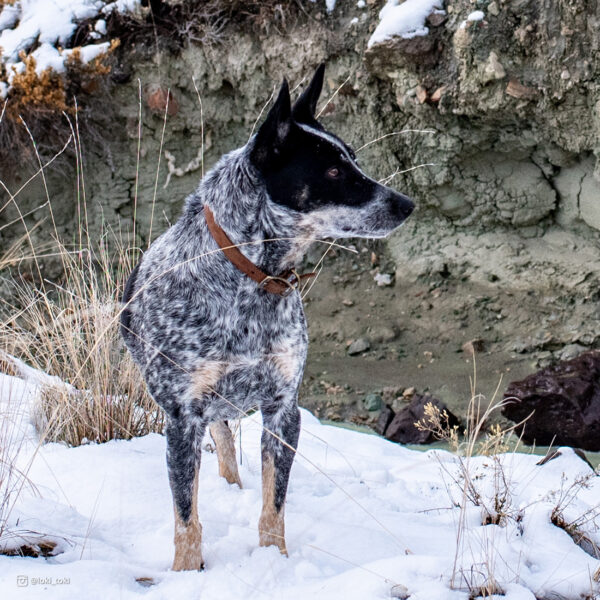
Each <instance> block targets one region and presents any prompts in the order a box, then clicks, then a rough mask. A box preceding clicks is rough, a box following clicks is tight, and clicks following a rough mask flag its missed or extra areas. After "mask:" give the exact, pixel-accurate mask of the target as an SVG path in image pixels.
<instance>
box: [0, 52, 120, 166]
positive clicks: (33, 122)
mask: <svg viewBox="0 0 600 600" xmlns="http://www.w3.org/2000/svg"><path fill="white" fill-rule="evenodd" d="M118 45H119V42H118V40H113V41H112V42H111V45H110V47H109V49H108V51H107V52H104V53H102V54H100V55H99V56H98V57H96V58H95V59H94V60H92V61H90V62H89V63H83V62H82V60H81V51H80V49H78V48H75V49H73V51H72V53H71V54H70V56H69V57H68V59H67V60H66V61H65V67H66V72H65V73H64V74H60V73H57V72H56V71H54V70H53V69H50V68H48V69H45V70H43V71H42V72H41V73H37V72H36V66H37V65H36V60H35V58H34V57H33V56H31V55H27V54H25V52H24V51H21V53H20V58H21V60H22V61H23V63H24V65H25V68H24V70H23V71H22V72H21V73H14V75H13V78H12V82H11V87H10V89H9V91H8V96H7V99H6V109H5V110H4V115H3V119H2V120H1V121H0V164H1V165H2V167H4V169H6V173H8V172H9V171H10V170H11V169H13V168H15V167H22V164H23V161H24V160H25V161H32V160H34V159H35V155H34V148H33V146H32V144H31V136H32V137H33V138H34V139H35V140H36V143H37V148H36V150H37V152H39V154H40V155H41V156H42V157H43V158H48V157H50V156H53V155H55V154H56V153H57V152H58V151H59V150H60V149H61V148H62V147H63V145H64V144H65V142H66V141H67V139H68V138H69V136H70V134H71V126H70V124H69V122H68V119H67V118H66V117H68V116H69V115H74V114H75V112H76V110H78V112H79V121H80V123H81V134H82V136H83V137H87V138H91V139H93V140H94V141H99V140H103V139H104V134H103V133H102V132H103V131H109V129H107V128H106V127H105V124H106V121H107V120H108V119H110V118H112V115H113V111H112V109H111V108H110V105H106V103H104V105H103V106H102V110H95V109H96V108H97V106H96V105H97V103H98V102H100V101H101V100H96V101H94V98H98V97H99V96H100V92H106V91H107V86H108V75H109V74H110V71H111V65H110V62H111V57H112V55H113V53H114V51H115V49H116V48H117V47H118ZM7 77H8V74H7V73H6V68H5V67H4V66H3V65H2V63H0V81H2V80H4V81H7ZM76 99H77V100H76ZM76 102H77V108H76ZM2 109H3V107H2V106H1V105H0V111H1V110H2ZM92 113H93V118H90V117H91V115H92ZM84 117H86V118H84ZM28 130H29V131H28ZM30 133H31V136H30ZM100 145H101V147H103V146H104V145H105V144H100Z"/></svg>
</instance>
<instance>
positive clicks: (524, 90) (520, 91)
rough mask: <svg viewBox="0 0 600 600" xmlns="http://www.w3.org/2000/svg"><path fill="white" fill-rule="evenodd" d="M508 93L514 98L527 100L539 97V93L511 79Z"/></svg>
mask: <svg viewBox="0 0 600 600" xmlns="http://www.w3.org/2000/svg"><path fill="white" fill-rule="evenodd" d="M506 93H507V94H508V95H509V96H512V97H513V98H519V99H521V98H524V99H525V100H533V99H534V98H535V97H536V96H537V91H536V90H534V89H533V88H530V87H528V86H526V85H523V84H522V83H519V82H518V81H517V80H516V79H511V80H510V81H509V82H508V85H507V86H506Z"/></svg>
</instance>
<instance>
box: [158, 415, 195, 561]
mask: <svg viewBox="0 0 600 600" xmlns="http://www.w3.org/2000/svg"><path fill="white" fill-rule="evenodd" d="M166 433H167V467H168V470H169V483H170V484H171V492H172V494H173V507H174V510H175V536H174V542H175V558H174V560H173V571H193V570H202V569H203V568H204V561H203V560H202V548H201V545H202V526H201V525H200V521H199V520H198V508H197V501H198V470H199V469H200V443H201V441H202V434H203V433H204V425H199V424H198V422H196V421H192V420H191V419H189V418H187V419H186V418H184V417H178V418H173V417H168V418H167V427H166Z"/></svg>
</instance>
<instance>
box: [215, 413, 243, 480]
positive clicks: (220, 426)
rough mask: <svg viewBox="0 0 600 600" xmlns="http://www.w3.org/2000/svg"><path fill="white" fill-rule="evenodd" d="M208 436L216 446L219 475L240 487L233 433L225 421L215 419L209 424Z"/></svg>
mask: <svg viewBox="0 0 600 600" xmlns="http://www.w3.org/2000/svg"><path fill="white" fill-rule="evenodd" d="M210 436H211V437H212V439H213V441H214V443H215V446H216V448H217V459H218V461H219V475H220V476H221V477H224V478H225V479H226V481H227V482H228V483H237V484H238V485H239V486H240V487H242V481H241V479H240V474H239V473H238V468H237V463H236V461H235V445H234V442H233V435H232V434H231V429H229V425H228V424H227V421H216V422H214V423H211V425H210Z"/></svg>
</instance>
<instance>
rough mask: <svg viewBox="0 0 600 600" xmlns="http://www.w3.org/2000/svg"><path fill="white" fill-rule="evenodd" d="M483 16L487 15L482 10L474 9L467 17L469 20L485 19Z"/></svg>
mask: <svg viewBox="0 0 600 600" xmlns="http://www.w3.org/2000/svg"><path fill="white" fill-rule="evenodd" d="M483 17H485V15H484V14H483V11H482V10H474V11H473V12H472V13H470V14H469V16H468V17H467V21H483Z"/></svg>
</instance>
